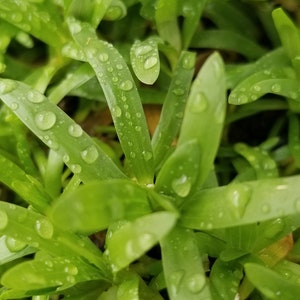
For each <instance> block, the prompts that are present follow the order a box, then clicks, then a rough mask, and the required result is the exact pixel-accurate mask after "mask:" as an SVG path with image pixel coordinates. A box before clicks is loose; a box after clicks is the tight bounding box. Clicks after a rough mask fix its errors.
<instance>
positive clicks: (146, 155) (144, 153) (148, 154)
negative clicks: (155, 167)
mask: <svg viewBox="0 0 300 300" xmlns="http://www.w3.org/2000/svg"><path fill="white" fill-rule="evenodd" d="M142 154H143V157H144V159H145V161H148V160H150V159H151V158H152V153H151V152H149V151H143V153H142Z"/></svg>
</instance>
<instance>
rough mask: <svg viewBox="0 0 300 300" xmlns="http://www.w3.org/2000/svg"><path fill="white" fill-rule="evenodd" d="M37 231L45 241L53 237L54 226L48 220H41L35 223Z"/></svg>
mask: <svg viewBox="0 0 300 300" xmlns="http://www.w3.org/2000/svg"><path fill="white" fill-rule="evenodd" d="M35 230H36V232H37V233H38V235H39V236H40V237H41V238H43V239H47V240H49V239H51V238H52V236H53V230H54V229H53V225H52V224H51V223H50V222H49V221H48V220H47V219H40V220H37V221H36V222H35Z"/></svg>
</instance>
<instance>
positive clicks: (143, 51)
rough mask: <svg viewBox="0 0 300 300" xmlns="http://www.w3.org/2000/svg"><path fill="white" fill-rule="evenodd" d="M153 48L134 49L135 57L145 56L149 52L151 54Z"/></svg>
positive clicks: (148, 46)
mask: <svg viewBox="0 0 300 300" xmlns="http://www.w3.org/2000/svg"><path fill="white" fill-rule="evenodd" d="M152 50H153V48H152V47H151V46H150V45H143V46H140V47H138V48H136V49H135V55H136V56H140V55H145V54H147V53H149V52H151V51H152Z"/></svg>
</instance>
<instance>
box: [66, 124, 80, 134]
mask: <svg viewBox="0 0 300 300" xmlns="http://www.w3.org/2000/svg"><path fill="white" fill-rule="evenodd" d="M68 132H69V134H70V135H71V136H73V137H80V136H82V133H83V130H82V128H81V126H80V125H78V124H72V125H70V126H69V128H68Z"/></svg>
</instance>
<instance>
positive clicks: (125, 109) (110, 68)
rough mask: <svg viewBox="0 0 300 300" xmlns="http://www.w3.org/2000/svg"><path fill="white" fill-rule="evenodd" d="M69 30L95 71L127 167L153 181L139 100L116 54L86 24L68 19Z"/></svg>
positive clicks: (151, 164)
mask: <svg viewBox="0 0 300 300" xmlns="http://www.w3.org/2000/svg"><path fill="white" fill-rule="evenodd" d="M68 22H69V27H70V31H71V33H72V35H73V37H74V39H75V41H76V43H77V44H78V45H79V46H80V47H81V49H82V50H83V51H84V53H85V55H86V58H87V60H88V62H89V64H90V65H91V66H92V68H93V69H94V71H95V73H96V76H97V78H98V80H99V83H100V84H101V87H102V89H103V92H104V94H105V96H106V100H107V104H108V106H109V108H110V111H111V113H112V117H113V120H114V124H115V128H116V130H117V133H118V136H119V140H120V143H121V146H122V149H123V151H124V153H125V156H126V159H127V161H128V164H129V166H130V168H131V170H132V172H133V173H134V175H135V176H136V178H137V179H138V181H140V182H141V183H146V184H148V183H152V181H153V172H154V171H153V154H152V148H151V143H150V136H149V133H148V130H147V124H146V120H145V117H144V112H143V107H142V104H141V100H140V97H139V94H138V91H137V88H136V86H135V84H134V81H133V78H132V76H131V73H130V71H129V69H128V67H127V65H126V63H125V61H124V59H123V58H122V56H121V55H120V54H119V53H118V51H117V50H116V49H115V48H114V47H113V46H112V45H111V44H108V43H107V42H103V41H101V40H99V39H98V37H97V35H96V33H95V31H94V30H93V29H92V28H91V27H90V26H89V25H88V24H81V23H79V22H77V21H75V20H69V21H68Z"/></svg>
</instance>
